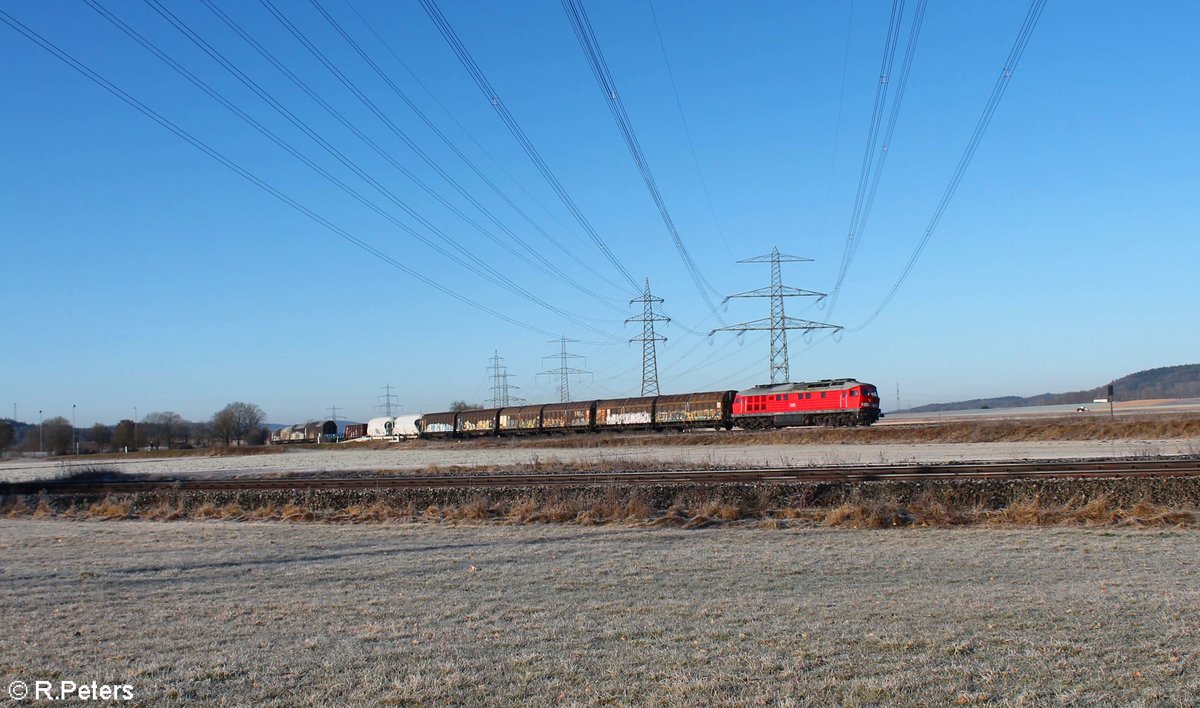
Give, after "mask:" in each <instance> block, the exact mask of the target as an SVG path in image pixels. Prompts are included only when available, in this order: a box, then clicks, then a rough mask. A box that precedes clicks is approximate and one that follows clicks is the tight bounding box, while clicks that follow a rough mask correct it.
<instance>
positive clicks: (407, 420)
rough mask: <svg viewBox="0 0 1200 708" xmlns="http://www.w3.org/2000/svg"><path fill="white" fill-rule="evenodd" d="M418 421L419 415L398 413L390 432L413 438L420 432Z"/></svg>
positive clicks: (419, 419) (397, 435)
mask: <svg viewBox="0 0 1200 708" xmlns="http://www.w3.org/2000/svg"><path fill="white" fill-rule="evenodd" d="M420 423H421V416H419V415H398V416H396V424H395V425H394V426H393V427H392V434H393V435H395V436H396V437H398V438H415V437H417V436H418V435H420V434H421V428H420Z"/></svg>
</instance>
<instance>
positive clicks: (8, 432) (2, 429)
mask: <svg viewBox="0 0 1200 708" xmlns="http://www.w3.org/2000/svg"><path fill="white" fill-rule="evenodd" d="M16 435H17V432H16V431H15V430H13V427H12V426H11V425H9V424H8V421H7V420H0V450H7V449H8V446H9V445H12V443H13V438H14V437H16Z"/></svg>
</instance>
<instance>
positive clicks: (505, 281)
mask: <svg viewBox="0 0 1200 708" xmlns="http://www.w3.org/2000/svg"><path fill="white" fill-rule="evenodd" d="M84 2H86V3H87V4H88V5H89V6H90V7H92V9H94V10H96V12H97V13H99V14H100V15H101V16H102V17H103V18H104V19H106V20H107V21H108V22H110V23H111V24H113V25H114V26H115V27H117V28H118V29H120V30H121V31H122V32H124V33H125V34H126V35H127V36H129V37H130V38H131V39H133V40H134V41H136V42H137V43H138V44H140V45H142V47H144V48H145V49H146V50H147V51H149V52H150V53H152V54H153V55H154V56H155V57H156V58H158V59H159V60H160V61H162V62H163V63H165V64H167V65H168V66H169V67H171V68H172V69H173V70H174V71H175V72H176V73H178V74H179V75H180V76H182V77H184V78H185V79H187V80H188V81H189V82H191V83H192V84H193V85H195V86H196V87H197V88H199V89H200V90H201V91H203V92H204V93H205V94H207V95H208V96H209V97H210V98H212V99H213V100H215V101H217V102H218V103H220V104H221V105H222V106H223V107H224V108H226V109H227V110H228V111H230V112H231V113H233V114H234V115H236V116H237V117H238V118H240V119H241V120H242V121H243V122H245V123H246V124H247V125H249V126H251V127H252V128H254V129H255V130H256V131H258V132H259V133H260V134H262V135H263V136H264V137H266V138H267V139H268V140H270V141H271V142H273V143H275V144H276V145H277V146H279V147H280V148H282V149H283V150H284V151H285V152H287V153H288V154H290V155H292V156H293V157H294V158H296V159H297V160H299V161H300V162H301V163H303V164H304V165H305V166H307V167H308V168H309V169H311V170H313V171H314V172H316V173H317V174H318V175H320V176H321V177H323V178H324V179H325V180H327V181H328V182H330V183H331V184H333V185H334V186H336V187H337V188H338V189H340V190H342V191H343V192H345V193H346V194H348V195H349V196H351V197H352V198H354V199H355V201H357V202H359V203H360V204H362V205H363V206H365V207H367V208H368V209H370V210H371V211H373V212H375V213H376V214H378V215H379V216H380V217H382V218H384V219H385V220H387V221H388V222H389V223H391V224H392V225H394V226H396V227H397V228H399V229H401V230H402V231H404V232H405V233H408V234H409V235H411V236H412V237H414V238H416V239H417V240H419V241H421V242H422V243H424V244H425V245H426V246H428V247H430V248H432V249H433V250H435V251H437V252H438V253H439V254H441V255H443V256H444V257H446V258H448V259H450V260H451V261H453V262H455V263H457V264H459V265H460V266H462V267H464V268H467V269H468V270H470V271H471V272H473V273H475V274H476V275H479V276H480V277H481V278H484V279H485V280H488V281H489V282H491V283H493V284H495V285H497V286H499V287H501V288H504V289H506V290H508V291H509V292H511V293H513V294H515V295H519V296H521V297H524V298H526V299H527V300H530V301H531V302H534V303H535V304H538V305H540V306H542V307H544V308H546V309H548V310H550V311H552V312H554V313H555V314H558V315H560V316H563V317H564V318H565V319H567V320H569V321H571V322H574V323H575V324H577V325H579V326H581V327H584V328H586V329H589V330H590V331H592V332H595V333H597V334H600V335H602V336H611V335H609V334H607V333H605V332H603V331H601V330H599V329H596V328H595V327H592V326H590V325H588V324H585V323H583V322H581V321H580V320H581V319H587V318H583V317H582V316H578V315H574V314H572V313H569V312H566V311H564V310H562V309H561V308H559V307H557V306H556V305H553V304H551V303H549V302H546V301H545V300H543V299H541V298H539V297H538V296H536V295H534V294H532V293H530V292H529V291H528V290H526V289H525V288H524V287H522V286H521V285H519V284H517V283H516V282H514V281H513V280H512V279H510V278H508V277H507V276H505V275H504V274H502V273H500V272H499V271H498V270H497V269H496V268H494V267H493V266H491V265H490V264H488V263H487V262H486V261H484V260H483V259H482V258H480V257H479V256H478V255H476V254H475V253H474V252H472V251H471V250H470V249H467V248H465V247H464V246H462V245H461V244H459V243H458V242H457V241H456V240H455V239H453V238H452V237H450V236H449V235H448V234H446V233H445V232H444V231H442V230H441V229H439V228H438V227H437V226H435V225H434V224H432V223H431V222H429V220H427V219H426V218H425V217H424V216H422V215H421V214H420V213H418V212H417V211H416V210H414V209H412V208H411V207H410V206H409V205H408V204H406V203H405V202H404V201H403V200H401V199H400V198H399V197H397V196H396V195H395V193H393V192H392V191H391V190H389V189H388V188H387V187H385V186H384V185H382V184H381V183H380V182H379V181H378V180H375V179H374V178H373V177H371V176H370V175H369V174H367V173H366V172H365V171H363V170H362V169H361V168H360V167H359V166H358V165H357V164H356V163H354V162H353V161H352V160H350V159H349V158H347V157H346V156H345V155H344V154H343V153H342V152H341V151H340V150H338V149H337V148H335V147H334V146H332V145H330V144H329V143H328V142H327V141H325V140H324V139H323V138H322V137H321V136H320V135H319V134H317V133H316V132H315V131H314V130H312V129H311V128H310V127H309V126H308V124H306V123H305V122H304V121H302V120H300V119H299V118H298V117H297V116H296V115H295V114H293V113H292V112H291V111H290V110H288V109H287V108H286V107H285V106H283V105H282V104H280V103H279V102H278V101H276V100H275V99H274V98H273V97H272V96H271V95H270V94H269V93H267V92H266V91H265V90H263V89H262V87H261V86H259V85H258V84H257V83H256V82H255V81H253V80H252V79H251V78H249V77H248V76H246V75H245V74H244V73H243V72H242V71H241V70H240V69H238V68H237V67H236V66H234V65H233V64H232V63H231V62H229V61H228V60H227V59H226V58H225V57H224V55H223V54H221V53H220V52H219V51H217V50H216V49H215V48H213V47H212V45H210V44H209V43H208V42H206V41H204V39H203V38H201V37H199V35H197V34H195V33H194V32H193V31H192V30H191V28H190V27H188V26H187V25H186V24H184V23H182V22H181V21H179V20H178V18H177V17H175V15H173V14H172V13H171V12H170V11H169V10H167V9H166V8H165V7H163V6H162V5H161V4H160V3H158V1H157V0H146V2H147V4H149V5H150V6H151V7H152V8H153V9H155V10H156V11H157V12H159V14H160V15H161V16H162V17H163V19H165V20H167V21H168V22H169V23H171V25H172V26H174V27H175V28H176V29H177V30H179V31H180V32H181V33H182V34H184V36H185V37H187V38H188V39H189V40H190V41H192V42H193V43H194V44H196V45H197V46H198V47H199V48H200V49H202V50H203V51H204V52H205V53H206V54H208V55H209V57H210V58H212V59H213V60H214V61H216V62H217V63H219V64H220V65H221V66H222V68H224V69H225V70H226V71H228V72H229V73H231V74H232V75H233V76H234V77H235V78H236V79H238V80H239V81H240V82H241V83H242V84H243V85H245V86H246V87H247V88H249V89H250V90H251V91H253V92H254V93H255V94H256V95H257V96H259V97H260V98H262V99H263V100H264V101H266V102H267V104H268V105H270V106H271V107H272V108H273V109H274V110H275V111H276V112H278V113H279V114H280V115H282V116H283V117H284V118H286V119H287V120H288V121H289V122H290V123H292V124H293V125H294V126H296V127H297V128H298V129H300V130H301V131H303V132H304V133H305V134H306V135H307V136H309V137H310V138H311V139H312V140H313V141H314V142H316V143H317V144H318V145H320V146H321V147H322V148H323V149H324V150H325V151H326V152H328V153H329V154H330V155H332V156H333V157H334V158H335V159H337V160H338V161H339V162H341V163H342V164H343V165H345V166H346V167H347V168H349V169H350V170H351V171H353V172H354V173H355V174H356V175H358V176H359V177H360V178H361V179H363V180H364V181H365V182H367V183H368V184H370V185H371V186H372V188H374V189H375V190H376V191H378V192H379V193H380V194H382V195H383V196H384V197H385V198H387V199H388V200H389V201H390V202H392V203H393V204H394V205H396V206H397V207H399V208H400V209H401V210H402V211H404V212H405V213H406V214H408V215H409V216H410V217H412V218H413V219H414V220H416V221H417V222H418V223H420V224H421V225H422V226H424V227H425V228H426V229H428V230H429V231H430V232H432V233H433V234H434V235H436V236H437V237H438V238H439V239H441V240H442V241H443V242H444V243H445V244H447V246H449V247H450V248H451V249H453V250H454V251H457V253H458V254H459V255H457V256H456V255H454V254H452V253H451V252H450V251H448V250H446V249H445V248H443V247H441V246H439V245H438V244H437V243H435V242H434V241H432V240H430V239H429V238H428V237H426V236H424V235H423V234H421V233H420V232H419V231H417V230H415V229H413V228H412V227H410V226H409V225H407V224H405V223H404V222H402V221H400V220H399V219H397V218H396V217H395V216H394V215H393V214H392V213H390V212H388V211H387V210H385V209H383V208H382V207H380V206H379V205H378V204H376V203H375V202H373V201H371V200H370V199H368V198H367V197H366V196H364V195H363V194H361V193H360V192H358V191H357V190H355V189H354V188H352V187H350V186H349V185H348V184H346V183H345V182H344V181H342V180H341V179H339V178H338V177H336V176H334V175H333V174H332V173H330V172H329V171H328V170H326V169H325V168H323V167H321V166H320V165H318V164H317V163H316V162H315V161H313V160H312V159H311V158H309V157H308V156H306V155H305V154H304V153H302V152H300V151H299V150H298V149H297V148H296V147H295V146H293V145H292V144H290V143H289V142H287V141H285V140H284V139H282V138H281V137H280V136H279V135H278V134H276V133H275V132H274V131H272V130H270V129H269V128H267V127H266V126H264V125H263V124H262V123H261V122H260V121H258V120H256V119H255V118H253V117H252V116H250V115H249V114H248V113H246V112H245V111H244V110H242V109H241V108H240V107H238V106H237V105H236V104H234V103H233V102H232V101H230V100H229V99H228V98H226V97H225V96H224V95H223V94H221V93H220V92H219V91H216V90H215V89H213V88H212V87H211V86H210V85H209V84H208V83H206V82H204V81H203V80H201V79H200V78H199V77H197V76H196V75H195V74H193V73H192V72H190V71H188V70H187V69H186V68H185V67H183V66H182V65H181V64H179V62H177V61H175V60H174V59H172V58H171V57H170V56H169V55H167V54H166V53H165V52H163V51H162V50H161V49H160V48H159V47H158V46H157V45H155V44H154V43H153V42H151V41H149V40H148V39H146V38H145V37H144V36H142V35H141V34H140V33H138V32H137V31H136V30H134V29H133V28H132V27H130V26H129V25H128V24H126V23H125V22H123V21H122V20H121V19H120V18H118V17H116V16H115V15H113V14H112V13H111V12H110V11H108V10H107V9H106V8H104V7H103V6H102V5H100V3H99V2H98V1H97V0H84Z"/></svg>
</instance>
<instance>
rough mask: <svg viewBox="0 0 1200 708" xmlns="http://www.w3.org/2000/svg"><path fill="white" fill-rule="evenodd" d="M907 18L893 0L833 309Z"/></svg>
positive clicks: (901, 1) (898, 1) (900, 4)
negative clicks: (893, 64)
mask: <svg viewBox="0 0 1200 708" xmlns="http://www.w3.org/2000/svg"><path fill="white" fill-rule="evenodd" d="M903 20H904V0H892V12H891V16H890V18H889V20H888V30H887V35H886V37H885V39H884V43H883V59H882V61H881V62H880V67H879V82H878V83H877V84H875V101H874V103H873V104H872V106H871V121H870V124H869V126H868V127H867V144H866V147H865V148H864V149H863V157H862V164H861V166H860V167H859V172H858V188H857V189H856V190H855V192H854V206H853V207H852V208H851V209H850V227H849V229H848V230H847V233H846V243H845V245H844V246H843V247H842V261H841V265H840V266H839V267H838V277H837V282H836V283H835V284H834V286H833V295H832V297H830V298H829V311H830V313H832V312H833V308H834V306H835V305H836V304H837V297H838V293H839V292H840V291H841V289H842V280H843V278H844V277H845V273H846V269H847V268H848V267H849V261H850V254H851V252H852V250H853V249H854V248H855V236H856V233H855V229H856V227H857V226H858V220H859V217H860V216H861V214H862V209H863V203H864V201H865V200H866V196H867V185H868V183H869V180H870V175H871V164H872V162H873V161H874V159H875V146H876V144H878V142H879V129H880V126H881V124H882V122H883V111H884V106H885V104H886V103H887V92H888V83H889V81H890V79H891V75H892V63H893V61H894V60H895V57H896V45H897V43H898V42H899V38H900V25H901V23H902V22H903Z"/></svg>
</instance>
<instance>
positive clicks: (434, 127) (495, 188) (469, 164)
mask: <svg viewBox="0 0 1200 708" xmlns="http://www.w3.org/2000/svg"><path fill="white" fill-rule="evenodd" d="M309 2H310V3H311V4H312V6H313V7H314V8H316V10H317V12H319V13H320V14H321V16H322V17H324V18H325V21H326V22H327V23H329V26H330V27H332V28H333V29H334V31H335V32H337V33H338V35H339V36H340V37H341V38H342V39H343V40H345V41H346V43H347V44H349V45H350V47H351V48H352V49H353V50H354V52H355V53H356V54H358V56H359V58H361V59H362V60H363V61H364V62H366V64H367V65H368V66H370V67H371V69H372V70H373V71H374V72H375V74H376V75H377V76H379V78H380V79H382V80H383V82H384V83H385V84H387V86H388V88H390V89H391V90H392V92H393V93H395V94H396V96H397V97H399V98H400V100H402V101H403V102H404V104H405V105H406V106H408V108H409V110H411V111H412V112H413V113H414V114H415V115H416V116H417V117H418V118H420V119H421V122H423V123H424V124H425V126H426V127H428V128H429V129H430V130H431V131H432V132H433V133H434V135H436V136H437V137H438V138H439V139H440V140H441V141H442V143H443V144H445V145H446V147H448V148H449V149H450V150H451V152H453V153H454V154H455V155H456V156H457V157H458V158H459V159H460V160H461V161H462V162H463V164H465V165H466V166H467V167H468V168H469V169H470V170H471V171H472V172H473V173H474V174H475V176H476V177H478V178H479V179H480V180H481V181H482V182H483V183H484V184H486V185H487V186H488V187H489V188H490V189H491V190H492V192H494V193H495V194H496V196H498V197H499V198H500V199H501V200H503V201H504V203H505V204H507V205H508V206H509V207H510V208H511V209H513V210H514V211H516V212H517V213H518V214H519V215H520V216H522V217H524V219H525V221H526V222H527V223H528V224H529V225H530V226H531V227H533V228H534V230H536V231H537V232H538V233H540V234H541V235H542V236H544V237H545V238H546V239H547V240H549V241H550V242H551V243H552V244H553V245H554V246H556V247H557V248H558V249H559V250H560V251H562V252H563V253H564V254H566V255H567V256H568V257H569V258H571V259H572V260H574V261H575V262H576V263H577V264H579V265H580V266H582V267H583V268H584V269H585V270H587V271H588V272H590V273H592V274H593V275H595V276H597V277H598V278H601V279H603V280H605V282H608V283H609V284H612V285H615V284H614V283H612V282H611V281H609V280H608V279H607V278H604V276H602V275H600V273H598V272H597V271H595V270H594V269H592V267H591V266H590V265H588V263H587V262H586V261H584V260H583V259H582V258H580V257H579V256H577V255H575V254H574V253H572V252H571V251H570V250H569V249H567V248H566V247H565V246H563V245H562V244H561V243H560V242H559V241H558V239H556V238H554V237H553V236H551V235H550V233H549V232H548V231H546V230H545V229H543V228H542V227H541V226H540V225H538V224H537V222H535V221H533V219H532V218H530V217H529V215H528V214H526V213H525V211H524V210H522V209H521V208H520V207H519V206H517V204H516V203H515V202H514V201H513V200H512V199H510V198H509V197H508V195H507V194H505V193H504V192H503V191H502V190H501V189H500V188H499V187H498V186H497V185H496V183H495V182H493V181H492V180H491V179H490V178H489V177H488V176H487V175H485V174H484V173H483V172H482V171H481V170H480V169H479V168H478V167H477V166H476V165H475V163H474V162H472V161H471V159H470V158H469V157H467V156H466V155H465V154H464V153H463V152H462V150H460V149H459V148H458V146H457V145H455V144H454V142H453V141H452V140H450V138H449V137H447V136H446V134H445V133H444V132H442V130H441V129H440V128H438V126H437V124H436V123H434V122H433V121H432V120H430V119H429V117H428V116H426V115H425V113H424V111H422V110H421V109H420V107H419V106H417V104H416V103H414V102H413V101H412V99H411V98H409V97H408V94H406V93H405V92H404V91H403V90H401V89H400V87H399V86H397V85H396V82H395V81H393V80H392V78H391V77H390V76H388V74H387V73H386V72H385V71H384V70H383V69H382V68H380V66H379V64H377V63H376V62H375V60H374V59H372V58H371V56H370V55H369V54H367V53H366V51H365V50H363V48H362V47H361V46H360V45H359V44H358V42H357V41H355V40H354V38H353V37H352V36H350V34H349V33H348V32H347V31H346V30H345V29H344V28H343V27H342V25H341V24H340V23H339V22H338V21H337V20H336V19H335V18H334V17H333V16H332V15H331V14H329V12H328V11H326V9H325V8H324V6H322V5H321V3H320V2H319V0H309ZM406 142H409V141H406ZM410 147H412V148H413V150H414V152H416V153H417V155H418V156H419V157H420V158H421V159H422V160H423V161H424V162H425V164H427V165H429V167H430V168H431V169H433V170H434V171H435V172H437V173H438V175H440V176H441V177H442V178H443V179H444V180H446V181H447V182H448V183H449V184H450V185H451V186H452V187H454V189H455V190H456V191H457V192H458V193H459V194H461V195H462V196H463V198H464V199H466V200H467V201H469V202H470V203H471V204H472V205H473V206H474V207H475V208H476V209H478V210H479V211H480V212H482V213H483V214H484V215H485V216H487V217H488V219H489V220H491V221H492V223H494V224H495V225H496V226H497V227H498V228H499V229H501V230H502V231H504V233H506V234H508V236H509V238H512V239H513V240H514V241H517V242H518V243H519V244H521V246H522V248H524V249H525V250H526V251H527V252H528V253H529V254H530V255H531V256H533V257H534V258H536V259H538V260H539V261H540V262H542V263H544V264H545V265H546V266H548V267H550V268H552V269H553V270H554V272H556V273H558V274H559V275H561V276H562V277H564V278H566V277H567V276H566V274H564V273H562V271H560V270H558V268H556V267H554V266H553V265H552V264H551V263H550V262H549V261H548V260H546V258H545V257H544V256H542V255H541V254H540V253H538V252H537V250H536V249H534V248H532V247H531V246H530V245H529V244H528V243H526V242H525V240H524V239H522V238H521V237H519V236H517V235H516V234H515V233H513V232H512V230H510V229H509V228H508V227H507V226H506V225H504V224H503V223H501V222H500V220H499V219H497V218H496V216H495V215H494V214H492V212H491V211H489V210H488V209H487V208H486V207H484V206H483V205H482V204H480V203H479V201H478V200H477V199H475V197H473V196H472V195H471V194H470V193H469V192H468V191H466V190H465V189H464V188H463V187H462V186H461V185H460V184H459V183H458V181H457V180H455V179H454V178H453V177H451V176H450V175H449V174H447V173H446V171H445V170H444V169H443V168H442V166H441V165H440V164H438V162H437V161H436V160H434V159H432V158H431V157H429V156H428V155H427V154H426V153H425V152H424V151H423V150H420V149H419V148H416V147H415V146H414V145H413V144H410ZM568 284H569V285H571V286H572V287H575V288H578V289H580V290H581V291H583V292H585V293H587V294H589V295H590V296H592V297H593V298H595V299H598V300H599V299H602V297H601V296H600V295H598V294H596V293H594V292H592V291H591V290H588V289H587V288H585V287H584V286H583V285H581V284H579V283H578V282H576V281H573V280H570V279H568ZM606 304H607V305H609V306H611V307H613V309H619V308H617V307H616V306H615V305H612V304H611V303H607V302H606Z"/></svg>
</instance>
